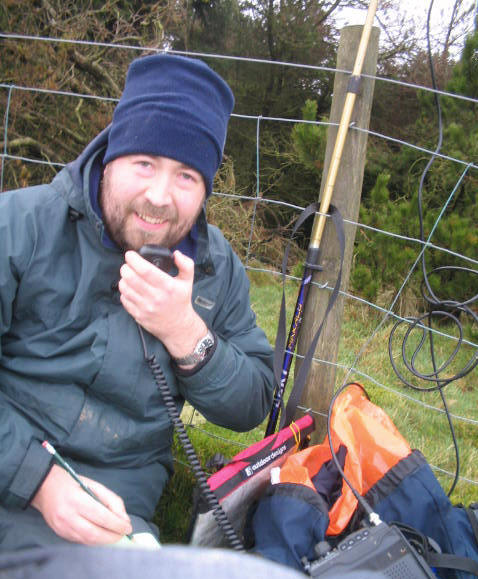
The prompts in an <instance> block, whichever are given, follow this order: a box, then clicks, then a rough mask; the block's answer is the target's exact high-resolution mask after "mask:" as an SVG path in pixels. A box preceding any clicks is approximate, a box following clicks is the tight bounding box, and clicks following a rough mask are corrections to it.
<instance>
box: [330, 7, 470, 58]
mask: <svg viewBox="0 0 478 579" xmlns="http://www.w3.org/2000/svg"><path fill="white" fill-rule="evenodd" d="M454 4H455V2H454V1H453V0H434V2H433V7H432V13H431V18H430V22H431V34H432V37H433V39H434V40H435V41H436V42H440V41H443V40H444V38H445V34H446V29H447V27H448V24H449V22H450V18H451V14H452V9H453V6H454ZM477 4H478V0H465V1H464V6H465V8H470V7H473V8H475V11H476V7H477ZM397 5H399V6H400V8H399V9H400V12H401V13H402V14H403V15H405V16H406V17H407V18H410V19H411V20H413V21H414V22H415V26H416V32H417V36H418V37H419V38H421V40H422V42H423V44H424V47H426V30H427V15H428V9H429V6H430V0H400V1H399V2H397ZM379 8H380V1H379ZM337 15H338V18H337V21H338V23H339V26H340V27H342V26H346V25H347V24H363V23H364V22H365V17H366V15H367V10H366V9H365V8H362V9H351V8H342V9H341V10H339V12H338V13H337ZM467 20H468V21H467V23H466V25H465V29H463V30H461V31H460V33H461V35H462V36H461V40H460V43H459V50H458V51H457V52H458V54H459V52H460V51H461V48H462V47H463V41H464V37H465V34H466V33H469V32H471V31H472V30H473V24H474V23H473V14H471V15H470V16H469V17H468V18H467ZM396 22H397V20H396V21H395V24H396ZM393 24H394V22H393V21H391V22H390V27H391V28H393ZM381 39H383V33H382V34H381ZM454 56H456V52H455V53H454Z"/></svg>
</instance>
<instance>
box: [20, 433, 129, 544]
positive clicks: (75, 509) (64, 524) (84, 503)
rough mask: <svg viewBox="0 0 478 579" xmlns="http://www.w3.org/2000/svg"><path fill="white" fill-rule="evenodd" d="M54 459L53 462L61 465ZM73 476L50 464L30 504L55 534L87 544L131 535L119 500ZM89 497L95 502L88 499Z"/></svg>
mask: <svg viewBox="0 0 478 579" xmlns="http://www.w3.org/2000/svg"><path fill="white" fill-rule="evenodd" d="M44 446H45V448H46V444H45V445H44ZM49 446H50V447H51V445H49ZM51 448H53V447H51ZM53 450H54V449H53ZM49 452H51V451H50V450H49ZM55 453H56V451H55ZM55 453H54V454H53V456H54V457H55ZM56 455H57V453H56ZM58 456H59V455H57V456H56V457H55V460H56V462H57V463H59V464H61V461H60V460H58ZM59 458H61V457H59ZM70 469H71V467H70ZM71 470H72V472H74V471H73V469H71ZM74 474H75V476H76V477H77V478H75V477H74V476H73V475H72V473H71V472H69V471H68V469H65V467H64V466H58V465H56V464H55V465H53V467H52V468H51V470H50V472H49V473H48V475H47V477H46V478H45V480H44V481H43V483H42V485H41V486H40V488H39V490H38V492H37V493H36V495H35V496H34V498H33V500H32V502H31V504H32V506H33V507H35V508H36V509H38V510H39V511H40V512H41V513H42V515H43V517H44V519H45V521H46V522H47V524H48V525H49V526H50V527H51V528H52V529H53V530H54V531H55V533H56V534H58V535H60V536H61V537H63V538H64V539H67V540H69V541H73V542H77V543H84V544H88V545H106V544H110V543H114V542H116V541H119V540H120V539H121V538H122V537H123V536H124V535H129V534H131V532H132V528H131V522H130V519H129V517H128V515H127V513H126V510H125V507H124V503H123V500H122V499H121V497H119V496H118V495H116V494H115V493H113V492H112V491H111V490H109V489H107V488H106V487H105V486H103V485H102V484H100V483H98V482H96V481H93V480H91V479H88V478H86V477H81V478H80V477H78V475H77V474H76V473H74ZM79 481H81V482H79ZM85 486H86V488H88V491H89V492H88V491H85V488H84V487H85ZM92 494H93V495H95V500H91V498H92Z"/></svg>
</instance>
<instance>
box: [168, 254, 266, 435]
mask: <svg viewBox="0 0 478 579" xmlns="http://www.w3.org/2000/svg"><path fill="white" fill-rule="evenodd" d="M229 274H230V275H228V276H227V278H228V279H227V282H224V279H222V280H221V283H222V284H224V283H225V286H226V287H225V290H224V291H222V292H218V295H219V294H221V300H220V303H219V304H217V306H218V307H217V314H216V315H215V317H214V320H213V322H212V324H210V326H212V328H211V329H212V330H214V332H215V333H216V336H217V346H216V350H215V352H214V354H213V355H212V357H211V359H210V360H209V361H208V362H207V363H206V364H205V365H204V366H203V367H202V368H200V369H199V370H198V371H197V372H195V373H193V374H192V375H189V376H187V375H186V376H184V375H183V376H181V375H179V376H178V382H179V389H180V392H181V394H182V395H183V396H184V398H185V399H186V400H187V401H188V402H189V403H190V404H192V405H193V406H194V407H195V408H197V409H198V410H199V412H201V414H203V415H204V416H205V417H206V418H207V419H208V420H210V421H211V422H214V423H215V424H218V425H219V426H223V427H226V428H230V429H233V430H237V431H245V430H250V429H251V428H254V427H255V426H257V425H258V424H259V423H260V422H262V420H264V418H265V416H266V415H267V413H268V411H269V410H270V407H271V403H272V394H273V385H274V379H273V371H272V359H273V354H272V348H271V346H270V344H269V342H268V340H267V338H266V336H265V334H264V332H263V331H262V330H261V329H260V328H259V327H258V326H257V325H256V318H255V314H254V312H253V311H252V309H251V306H250V300H249V280H248V278H247V275H246V273H245V271H244V268H243V266H242V264H241V262H240V260H239V258H238V257H237V256H236V255H235V254H234V253H233V252H232V250H231V249H229ZM222 277H223V278H224V277H225V276H222Z"/></svg>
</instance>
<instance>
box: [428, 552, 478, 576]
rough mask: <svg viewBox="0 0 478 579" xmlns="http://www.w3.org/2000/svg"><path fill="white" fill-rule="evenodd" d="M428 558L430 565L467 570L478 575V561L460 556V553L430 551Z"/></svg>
mask: <svg viewBox="0 0 478 579" xmlns="http://www.w3.org/2000/svg"><path fill="white" fill-rule="evenodd" d="M426 559H427V563H428V564H429V565H430V567H438V568H440V569H455V570H456V571H465V572H467V573H472V574H473V575H476V576H478V563H477V562H476V561H474V560H473V559H470V558H468V557H459V556H458V555H448V554H446V553H428V554H427V557H426Z"/></svg>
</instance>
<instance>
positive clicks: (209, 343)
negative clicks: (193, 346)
mask: <svg viewBox="0 0 478 579" xmlns="http://www.w3.org/2000/svg"><path fill="white" fill-rule="evenodd" d="M213 346H214V340H213V339H212V338H210V337H209V336H206V337H205V338H204V340H203V341H202V342H201V344H200V346H199V348H198V353H199V354H207V352H209V350H210V349H211V348H212V347H213Z"/></svg>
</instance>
